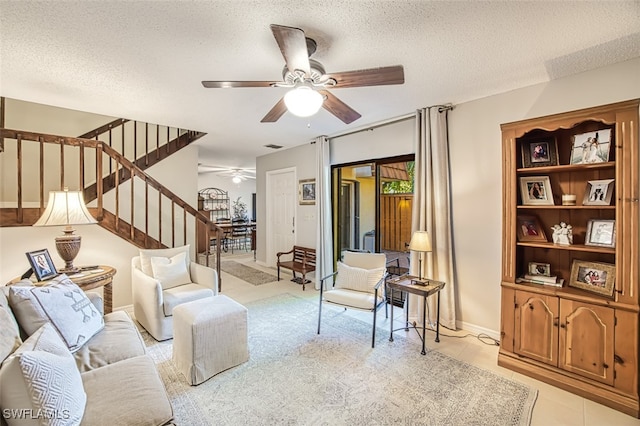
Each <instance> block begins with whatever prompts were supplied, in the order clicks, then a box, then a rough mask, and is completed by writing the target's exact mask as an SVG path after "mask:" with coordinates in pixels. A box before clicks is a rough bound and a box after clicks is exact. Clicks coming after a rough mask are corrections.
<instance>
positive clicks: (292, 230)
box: [266, 168, 297, 267]
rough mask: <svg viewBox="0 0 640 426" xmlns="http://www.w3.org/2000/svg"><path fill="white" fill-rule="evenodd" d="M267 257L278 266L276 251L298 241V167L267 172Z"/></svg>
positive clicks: (270, 263)
mask: <svg viewBox="0 0 640 426" xmlns="http://www.w3.org/2000/svg"><path fill="white" fill-rule="evenodd" d="M266 177H267V185H266V186H267V227H266V228H267V229H266V231H267V234H266V237H267V238H266V239H267V259H266V261H267V262H266V263H267V264H268V265H269V266H274V267H275V266H276V253H278V252H280V251H289V250H291V248H292V247H293V245H294V244H295V243H296V202H297V188H296V169H295V168H287V169H281V170H274V171H271V172H267V176H266Z"/></svg>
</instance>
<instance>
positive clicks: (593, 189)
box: [582, 179, 615, 206]
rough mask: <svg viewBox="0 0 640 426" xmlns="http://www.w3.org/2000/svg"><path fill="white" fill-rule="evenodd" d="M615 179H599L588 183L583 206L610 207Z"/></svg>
mask: <svg viewBox="0 0 640 426" xmlns="http://www.w3.org/2000/svg"><path fill="white" fill-rule="evenodd" d="M614 181H615V179H599V180H590V181H588V182H587V189H586V190H585V192H584V199H583V200H582V205H584V206H608V205H610V204H611V200H612V199H613V193H614V190H613V186H614V185H613V183H614Z"/></svg>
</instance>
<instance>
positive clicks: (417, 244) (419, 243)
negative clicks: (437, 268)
mask: <svg viewBox="0 0 640 426" xmlns="http://www.w3.org/2000/svg"><path fill="white" fill-rule="evenodd" d="M409 250H411V251H417V252H418V279H417V280H414V283H415V284H420V285H426V284H427V283H426V282H423V281H422V253H426V252H429V251H431V239H430V238H429V233H428V232H427V231H416V232H414V233H413V235H412V236H411V242H409Z"/></svg>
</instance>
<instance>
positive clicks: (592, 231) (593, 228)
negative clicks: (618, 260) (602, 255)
mask: <svg viewBox="0 0 640 426" xmlns="http://www.w3.org/2000/svg"><path fill="white" fill-rule="evenodd" d="M584 244H585V245H586V246H599V247H611V248H615V246H616V221H615V220H613V219H593V220H590V221H589V222H587V236H586V237H585V239H584Z"/></svg>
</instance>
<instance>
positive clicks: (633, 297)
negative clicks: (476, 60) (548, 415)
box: [498, 100, 640, 417]
mask: <svg viewBox="0 0 640 426" xmlns="http://www.w3.org/2000/svg"><path fill="white" fill-rule="evenodd" d="M638 107H639V100H632V101H626V102H620V103H616V104H611V105H604V106H599V107H594V108H588V109H583V110H578V111H572V112H567V113H563V114H556V115H552V116H546V117H540V118H535V119H530V120H524V121H519V122H515V123H507V124H503V125H502V126H501V127H502V142H503V233H502V243H503V244H502V283H501V285H502V311H501V344H500V353H499V355H498V364H499V365H501V366H503V367H506V368H510V369H512V370H515V371H518V372H520V373H522V374H525V375H528V376H531V377H534V378H536V379H539V380H542V381H544V382H547V383H550V384H553V385H555V386H558V387H560V388H563V389H565V390H568V391H571V392H574V393H576V394H578V395H581V396H583V397H585V398H589V399H592V400H594V401H597V402H599V403H602V404H605V405H607V406H610V407H612V408H615V409H617V410H620V411H623V412H625V413H628V414H630V415H633V416H635V417H639V416H640V399H639V389H638V386H639V385H638V353H639V347H638V340H639V311H640V298H639V294H638V292H639V290H640V289H639V283H638V280H639V269H640V265H639V263H640V262H639V251H638V240H639V237H640V231H639V228H640V221H639V215H638V198H639V194H638V174H639V172H640V170H639V167H640V162H639V151H640V148H639V146H638V145H639V142H638ZM592 132H598V133H599V134H607V133H609V132H610V135H611V143H610V148H609V155H608V158H607V159H606V161H602V162H591V161H586V162H584V163H582V160H578V161H576V160H575V158H576V157H574V161H573V163H574V164H572V160H571V158H572V146H573V145H574V137H575V136H576V135H584V134H586V133H589V134H591V133H592ZM539 140H540V141H553V143H555V145H556V146H557V155H556V153H555V152H554V153H553V154H554V155H552V156H551V157H552V160H550V161H549V163H550V164H543V165H540V164H533V165H532V161H531V160H532V157H527V155H529V151H528V150H529V149H530V144H531V143H532V141H534V142H535V141H539ZM553 143H552V145H553ZM523 151H524V153H523ZM576 151H577V150H576ZM585 158H586V157H585ZM578 163H579V164H578ZM536 165H538V166H539V167H535V166H536ZM537 176H540V177H545V178H546V177H548V178H549V182H550V188H551V192H552V194H553V197H552V198H553V199H552V200H551V197H549V199H548V200H547V201H548V202H549V204H536V205H525V203H524V201H523V200H524V199H525V197H524V195H523V194H522V190H521V185H520V180H521V178H523V177H524V178H527V177H537ZM608 179H613V180H614V183H613V185H614V186H613V187H612V188H611V191H614V192H613V196H612V199H611V202H610V203H609V204H608V205H604V204H601V205H584V204H583V200H584V198H585V193H587V194H589V193H588V182H589V181H594V180H608ZM565 194H575V195H576V205H563V204H562V195H565ZM525 195H527V197H526V198H528V197H529V195H530V194H525ZM519 216H520V217H523V216H535V217H536V218H537V219H538V221H539V222H540V226H541V228H542V230H543V231H544V233H545V234H546V241H544V240H539V241H519V240H518V228H517V227H518V226H519V225H518V217H519ZM594 219H596V220H597V219H603V220H615V246H614V247H603V246H594V245H588V244H586V241H585V239H586V238H587V227H588V223H589V221H590V220H594ZM560 222H565V223H568V224H571V226H572V228H573V244H571V245H559V244H554V243H553V242H552V238H551V234H552V230H551V227H552V226H553V225H555V224H558V223H560ZM574 261H586V262H600V263H606V264H611V265H615V282H614V286H613V292H612V294H611V295H610V296H609V295H603V294H600V293H597V292H593V291H586V290H583V289H581V288H576V287H574V286H569V285H568V284H569V282H570V279H571V271H572V265H573V263H574ZM530 262H538V263H548V264H550V265H551V272H552V275H557V276H558V277H559V278H562V279H564V286H562V287H556V286H547V285H539V284H529V283H523V282H521V281H520V280H519V279H518V278H521V277H522V276H523V275H524V274H526V273H528V265H529V263H530Z"/></svg>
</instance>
